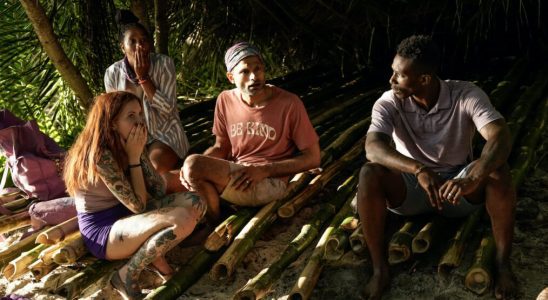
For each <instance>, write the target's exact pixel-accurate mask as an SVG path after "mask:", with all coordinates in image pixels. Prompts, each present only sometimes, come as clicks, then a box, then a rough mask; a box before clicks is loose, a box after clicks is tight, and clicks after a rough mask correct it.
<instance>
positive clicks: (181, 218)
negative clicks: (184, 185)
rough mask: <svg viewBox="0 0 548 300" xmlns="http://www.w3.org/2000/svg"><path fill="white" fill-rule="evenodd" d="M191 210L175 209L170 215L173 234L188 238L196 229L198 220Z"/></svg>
mask: <svg viewBox="0 0 548 300" xmlns="http://www.w3.org/2000/svg"><path fill="white" fill-rule="evenodd" d="M189 210H190V209H189V208H184V207H175V208H173V210H172V211H171V213H170V220H171V223H172V224H173V233H174V234H175V235H176V236H177V237H179V238H184V237H186V236H188V235H189V234H190V233H191V232H192V231H193V230H194V227H196V224H197V219H196V218H195V217H194V214H192V213H191V212H190V211H189Z"/></svg>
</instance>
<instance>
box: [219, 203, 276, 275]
mask: <svg viewBox="0 0 548 300" xmlns="http://www.w3.org/2000/svg"><path fill="white" fill-rule="evenodd" d="M277 206H279V203H278V201H273V202H270V203H269V204H267V205H265V206H263V207H262V208H261V209H260V210H259V212H258V213H257V214H256V215H255V216H254V217H253V218H252V219H251V221H249V222H248V223H247V224H246V225H245V226H244V228H243V229H242V230H241V231H240V233H238V235H237V236H236V238H235V239H234V242H232V244H231V245H230V247H229V248H228V249H227V250H226V251H225V253H224V254H223V255H222V256H221V258H220V259H219V260H218V261H217V262H216V263H215V264H214V265H213V267H212V268H211V271H210V272H209V275H210V277H211V278H212V279H213V280H226V279H228V278H229V277H231V276H232V274H233V273H234V269H235V268H236V266H237V265H238V264H239V263H240V261H241V260H242V259H243V258H244V256H245V255H246V254H247V253H248V252H249V250H251V248H253V245H255V242H256V241H257V239H258V238H259V237H260V235H261V234H262V233H263V232H264V231H265V230H266V229H267V228H268V227H270V225H271V224H272V223H273V222H274V221H275V220H276V214H275V213H274V212H275V211H276V207H277Z"/></svg>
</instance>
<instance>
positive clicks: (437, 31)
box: [0, 0, 546, 147]
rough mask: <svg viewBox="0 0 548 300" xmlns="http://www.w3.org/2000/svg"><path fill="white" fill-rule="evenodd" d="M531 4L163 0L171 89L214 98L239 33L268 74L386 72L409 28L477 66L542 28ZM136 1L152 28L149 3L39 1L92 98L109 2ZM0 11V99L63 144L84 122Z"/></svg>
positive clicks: (115, 1)
mask: <svg viewBox="0 0 548 300" xmlns="http://www.w3.org/2000/svg"><path fill="white" fill-rule="evenodd" d="M540 1H541V0H519V1H510V0H482V1H476V0H457V1H455V0H428V1H424V0H397V1H378V0H367V1H335V0H303V1H294V0H231V1H222V0H190V1H175V0H166V1H165V4H166V8H167V12H168V16H167V18H168V24H169V25H170V28H169V29H170V35H169V37H170V38H169V55H170V56H171V57H172V58H173V59H174V60H175V64H176V68H177V71H178V77H177V79H178V80H177V84H178V93H179V96H180V98H182V99H185V100H189V101H190V100H193V99H204V98H211V97H214V96H216V95H217V94H218V92H219V91H220V90H222V89H225V88H229V87H230V84H229V83H228V82H227V80H226V78H225V73H226V70H225V68H224V62H223V60H224V52H225V50H226V49H227V48H228V47H229V46H230V45H232V44H233V43H234V42H237V41H250V42H252V43H254V44H256V45H257V46H258V47H259V48H260V49H261V50H262V52H263V55H264V58H265V62H266V64H267V70H268V72H269V75H270V77H271V78H272V77H277V76H280V75H283V74H286V73H288V72H291V71H296V70H301V69H305V68H308V67H311V66H313V65H318V64H321V65H331V66H333V65H334V66H338V67H339V68H340V69H341V70H347V69H362V68H366V67H367V68H374V69H377V70H382V71H383V72H384V70H386V71H388V70H389V60H390V59H391V58H392V55H393V53H394V48H395V47H396V45H397V43H398V42H399V41H400V40H401V39H402V38H404V37H407V36H409V35H411V34H415V33H424V34H432V35H433V36H434V39H436V40H437V41H438V42H439V43H440V44H441V46H442V49H443V54H444V61H445V62H447V63H450V64H454V65H455V66H458V67H461V65H462V61H463V58H464V60H465V61H466V62H481V61H482V60H484V59H488V58H490V57H491V56H494V55H501V56H502V55H511V54H512V53H519V54H520V55H521V54H522V53H523V52H525V51H527V50H528V49H530V48H534V44H533V43H536V42H537V41H538V40H539V39H541V38H542V37H543V36H546V32H545V31H546V26H543V24H542V19H541V17H540V11H541V9H539V8H540V7H541V2H540ZM136 2H141V4H144V5H145V7H147V8H148V11H146V14H147V16H148V20H146V23H149V24H151V26H152V28H151V29H153V28H154V18H153V16H154V7H153V3H154V2H153V1H150V0H75V1H74V0H73V1H68V0H40V4H41V5H42V6H44V8H45V10H46V12H47V14H48V16H49V19H50V21H51V23H52V24H53V28H54V32H55V34H56V35H57V36H58V38H59V41H60V42H61V44H62V46H63V48H64V50H65V52H66V53H67V55H68V57H69V58H70V59H71V61H72V62H73V63H74V64H75V65H76V67H77V68H78V69H79V70H80V72H81V73H82V75H83V77H84V78H85V79H86V81H87V82H88V84H89V86H90V88H91V90H92V91H93V92H94V93H95V94H98V93H101V92H102V91H103V89H104V88H103V74H104V70H105V69H106V68H107V67H108V66H109V65H110V64H112V63H113V62H114V61H116V60H119V59H121V58H122V53H121V52H120V50H119V45H118V41H117V30H116V25H115V24H114V15H115V9H116V8H129V7H130V5H131V4H132V3H134V4H135V3H136ZM0 15H2V18H0V49H1V51H0V68H1V69H2V72H0V106H1V107H6V108H9V109H10V110H12V111H13V112H14V113H15V114H16V115H18V116H19V117H21V118H24V119H31V118H35V119H37V120H38V121H39V124H40V126H41V128H42V129H43V130H44V131H45V132H46V133H48V134H49V135H51V136H52V137H54V139H55V140H57V141H59V142H60V143H61V144H62V145H63V146H65V147H68V146H69V145H70V143H71V142H72V140H73V139H74V137H75V136H76V135H77V134H78V132H79V131H80V130H81V128H82V126H83V123H84V118H85V112H84V111H82V109H81V108H80V107H78V104H77V102H76V100H75V98H74V95H73V94H72V92H71V91H70V89H69V88H68V87H67V86H66V84H65V83H64V82H63V80H61V79H60V76H59V73H58V72H57V71H56V70H55V68H54V67H53V65H52V64H51V62H50V61H49V59H48V58H47V56H46V55H45V54H44V52H43V50H42V48H41V47H40V44H39V42H38V40H37V37H36V35H35V33H34V32H33V28H32V26H31V24H30V22H29V21H28V19H27V17H26V15H25V12H24V10H23V8H22V7H21V5H20V3H19V1H16V0H4V1H1V2H0ZM143 21H145V20H143ZM151 31H154V30H151ZM502 41H512V42H511V43H507V42H502ZM544 42H546V41H544ZM531 45H533V46H531ZM379 76H383V73H382V72H381V73H379Z"/></svg>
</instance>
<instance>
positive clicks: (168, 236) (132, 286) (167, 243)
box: [126, 227, 182, 291]
mask: <svg viewBox="0 0 548 300" xmlns="http://www.w3.org/2000/svg"><path fill="white" fill-rule="evenodd" d="M181 240H182V239H181V238H178V237H177V236H176V235H175V233H174V232H173V227H168V228H165V229H162V230H160V231H158V232H157V233H156V234H154V235H152V236H151V237H150V238H149V239H148V240H147V241H146V242H145V243H144V244H143V245H142V246H141V248H139V250H137V252H136V253H135V254H134V255H133V256H132V257H131V258H130V259H129V261H128V263H127V266H128V269H127V275H126V287H127V290H128V291H139V282H138V280H139V275H140V274H141V271H142V270H143V269H144V268H145V267H146V266H147V265H149V264H150V263H152V262H153V261H154V260H156V259H157V258H158V257H160V256H161V255H164V254H165V253H166V252H168V251H169V250H170V249H171V248H173V247H174V246H175V245H177V244H178V243H179V242H180V241H181Z"/></svg>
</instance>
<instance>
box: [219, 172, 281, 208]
mask: <svg viewBox="0 0 548 300" xmlns="http://www.w3.org/2000/svg"><path fill="white" fill-rule="evenodd" d="M243 167H244V165H240V164H236V163H233V162H230V173H232V172H236V171H238V170H239V169H241V168H243ZM236 179H237V178H234V177H231V178H230V181H229V182H228V184H227V186H226V188H225V189H224V191H223V193H222V194H221V198H223V199H225V200H226V201H228V202H230V203H233V204H236V205H241V206H262V205H265V204H268V203H270V202H272V201H275V200H278V199H281V198H282V197H283V196H285V192H286V190H287V182H286V181H285V180H283V179H280V178H270V177H269V178H265V179H263V180H261V181H260V182H258V183H257V184H255V185H254V186H253V187H252V188H248V189H247V190H245V191H242V190H236V189H235V188H234V186H233V184H234V181H236Z"/></svg>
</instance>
